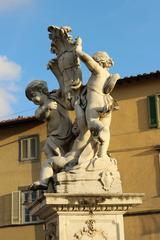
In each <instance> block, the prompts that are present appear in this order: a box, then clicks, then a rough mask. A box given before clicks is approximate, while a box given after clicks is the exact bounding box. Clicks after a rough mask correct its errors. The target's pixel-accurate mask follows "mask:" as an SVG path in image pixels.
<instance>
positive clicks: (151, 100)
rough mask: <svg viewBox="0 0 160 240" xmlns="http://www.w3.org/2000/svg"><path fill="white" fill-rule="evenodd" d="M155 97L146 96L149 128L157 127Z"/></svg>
mask: <svg viewBox="0 0 160 240" xmlns="http://www.w3.org/2000/svg"><path fill="white" fill-rule="evenodd" d="M157 98H158V96H157V95H152V96H148V110H149V125H150V127H151V128H156V127H158V112H157V110H158V109H157V105H158V104H157Z"/></svg>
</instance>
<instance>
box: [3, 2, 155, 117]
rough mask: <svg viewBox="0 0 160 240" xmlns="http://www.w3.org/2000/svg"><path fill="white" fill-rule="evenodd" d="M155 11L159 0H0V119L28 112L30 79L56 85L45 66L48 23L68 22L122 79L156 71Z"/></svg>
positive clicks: (48, 56)
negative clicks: (108, 57)
mask: <svg viewBox="0 0 160 240" xmlns="http://www.w3.org/2000/svg"><path fill="white" fill-rule="evenodd" d="M159 9H160V1H159V0H152V1H149V0H134V1H133V0H100V1H91V0H90V1H89V0H81V1H75V0H74V1H73V0H68V1H65V0H45V1H44V0H0V33H1V36H0V120H2V119H7V118H15V117H17V116H19V115H20V116H22V115H24V116H30V115H33V113H34V110H35V109H36V106H35V105H34V104H33V103H31V102H29V101H28V100H27V99H26V97H25V94H24V91H25V87H26V85H27V84H28V83H29V82H30V81H31V80H34V79H43V80H46V81H47V82H48V86H49V89H50V90H51V89H54V88H57V87H58V85H57V81H56V79H55V78H54V76H53V75H52V74H51V73H50V72H49V71H47V69H46V65H47V63H48V61H49V60H50V59H51V58H53V57H54V56H53V55H52V54H51V53H50V50H49V48H50V40H49V39H48V32H47V27H48V26H49V25H57V26H64V25H69V26H71V27H72V36H73V37H77V36H80V37H81V38H82V40H83V49H84V51H86V52H87V53H89V54H91V55H92V54H93V53H95V52H96V51H100V50H102V51H106V52H108V53H109V54H110V55H111V57H112V58H113V60H114V62H115V66H114V67H113V68H112V69H111V72H118V73H119V74H120V75H121V76H122V77H125V76H131V75H137V74H143V73H149V72H154V71H157V70H160V61H159V59H160V31H159V29H160V13H159ZM82 71H83V75H84V82H86V81H87V79H88V76H89V73H88V72H87V70H86V68H85V66H82Z"/></svg>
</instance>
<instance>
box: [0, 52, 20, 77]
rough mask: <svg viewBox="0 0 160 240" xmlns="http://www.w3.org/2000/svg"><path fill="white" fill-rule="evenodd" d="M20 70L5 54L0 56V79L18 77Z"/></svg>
mask: <svg viewBox="0 0 160 240" xmlns="http://www.w3.org/2000/svg"><path fill="white" fill-rule="evenodd" d="M21 71H22V70H21V66H20V65H18V64H17V63H15V62H13V61H10V60H9V59H8V58H7V57H6V56H0V81H5V80H11V81H12V80H15V79H19V78H20V76H21Z"/></svg>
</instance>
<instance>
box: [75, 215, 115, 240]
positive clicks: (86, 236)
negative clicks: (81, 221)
mask: <svg viewBox="0 0 160 240" xmlns="http://www.w3.org/2000/svg"><path fill="white" fill-rule="evenodd" d="M95 223H96V221H95V220H94V219H89V220H87V221H86V222H85V226H84V227H83V228H82V229H80V230H79V231H78V232H76V233H75V234H74V236H73V240H90V239H93V240H111V238H109V237H108V234H106V233H105V232H104V231H103V230H101V229H97V228H96V226H95Z"/></svg>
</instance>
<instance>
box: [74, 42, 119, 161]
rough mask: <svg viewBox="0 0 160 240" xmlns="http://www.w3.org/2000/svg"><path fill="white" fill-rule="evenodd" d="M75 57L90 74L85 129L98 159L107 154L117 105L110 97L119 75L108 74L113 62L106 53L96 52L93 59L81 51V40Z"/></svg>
mask: <svg viewBox="0 0 160 240" xmlns="http://www.w3.org/2000/svg"><path fill="white" fill-rule="evenodd" d="M76 53H77V56H78V57H79V58H80V59H81V60H82V61H83V62H84V63H85V65H86V66H87V68H88V69H89V70H90V72H91V76H90V78H89V80H88V83H87V107H86V112H85V115H86V121H87V127H88V129H89V130H90V131H91V134H92V136H93V138H94V139H95V140H96V141H98V142H99V151H98V154H97V155H98V157H103V156H105V155H106V153H107V149H108V146H109V141H110V130H109V128H110V123H111V115H112V110H113V109H115V108H116V107H117V103H116V102H115V100H114V99H113V98H112V97H111V95H110V92H111V91H112V90H113V88H114V86H115V84H116V82H117V80H118V79H120V76H119V74H110V73H109V68H110V67H111V66H113V60H112V59H111V58H110V57H109V55H108V54H107V53H106V52H97V53H95V54H94V55H93V57H91V56H89V55H88V54H87V53H85V52H83V51H82V46H81V39H80V38H79V39H77V47H76Z"/></svg>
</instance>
